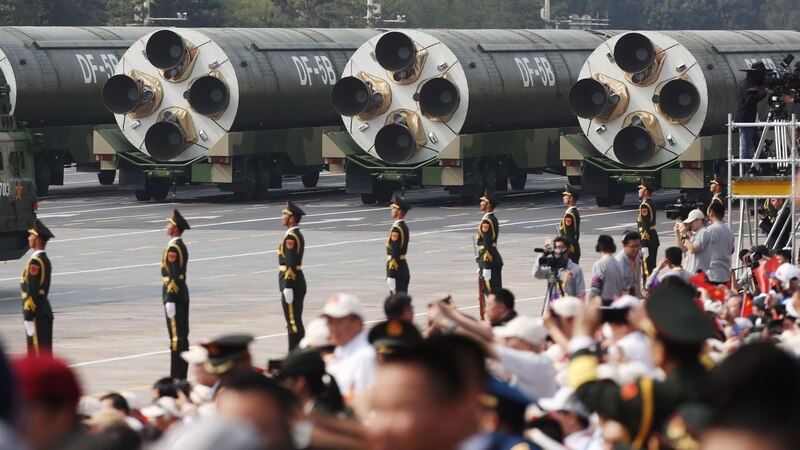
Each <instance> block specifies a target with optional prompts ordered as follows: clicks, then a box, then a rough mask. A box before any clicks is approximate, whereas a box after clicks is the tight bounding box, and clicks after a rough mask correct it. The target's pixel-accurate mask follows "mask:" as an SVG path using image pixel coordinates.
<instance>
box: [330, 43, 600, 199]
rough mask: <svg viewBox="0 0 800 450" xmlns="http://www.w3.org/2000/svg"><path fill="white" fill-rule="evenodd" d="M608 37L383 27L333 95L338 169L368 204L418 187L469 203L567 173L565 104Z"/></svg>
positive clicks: (334, 167)
mask: <svg viewBox="0 0 800 450" xmlns="http://www.w3.org/2000/svg"><path fill="white" fill-rule="evenodd" d="M607 37H608V35H605V34H598V33H597V32H592V31H578V30H402V31H388V32H385V33H383V34H381V35H380V36H376V37H373V38H372V39H370V40H369V41H368V42H367V43H365V44H364V45H362V46H361V48H359V49H358V50H357V51H356V52H355V54H354V55H353V57H352V58H351V60H350V62H349V63H348V64H347V66H346V68H345V71H344V73H343V75H342V78H341V79H340V80H339V81H338V82H337V83H336V86H334V89H333V93H332V96H331V100H332V103H333V105H334V108H336V110H337V112H339V113H340V114H341V115H342V118H343V120H344V124H345V128H346V132H337V133H328V134H326V135H325V137H324V144H323V156H324V158H325V161H326V163H327V164H328V165H329V167H330V169H331V171H332V172H335V171H339V172H345V173H346V183H347V191H348V192H352V193H359V194H361V198H362V201H363V202H364V203H373V202H376V201H378V202H386V201H388V200H389V198H390V197H391V195H392V192H393V191H394V190H396V189H399V188H406V187H411V186H441V187H444V188H445V189H446V190H447V191H448V192H450V193H452V194H455V195H461V196H463V197H464V198H465V199H467V200H469V199H474V198H475V197H476V196H478V195H479V194H480V193H482V192H483V190H484V189H490V190H507V189H508V185H509V182H510V184H511V187H512V188H513V189H523V188H524V187H525V182H526V178H527V174H528V173H535V172H542V171H545V170H548V171H553V172H557V173H562V174H563V168H562V167H561V164H560V159H559V147H558V145H559V137H560V134H561V133H563V132H564V131H566V130H569V131H572V132H575V131H577V128H576V127H577V124H578V122H577V119H576V118H575V115H574V114H573V113H572V112H571V111H570V110H569V108H568V105H567V103H566V101H564V99H565V98H566V94H567V92H568V91H569V88H570V86H572V84H573V82H574V81H575V80H576V79H577V77H578V73H579V71H580V68H581V66H582V65H583V63H584V62H585V61H586V58H587V57H588V56H589V54H590V53H591V52H592V51H593V49H595V48H597V46H598V45H600V44H601V43H602V42H603V41H604V40H605V39H606V38H607Z"/></svg>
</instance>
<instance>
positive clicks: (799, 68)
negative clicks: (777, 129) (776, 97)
mask: <svg viewBox="0 0 800 450" xmlns="http://www.w3.org/2000/svg"><path fill="white" fill-rule="evenodd" d="M790 77H791V79H792V81H793V83H792V84H793V85H794V86H790V87H792V88H793V89H791V91H789V92H788V93H784V94H782V95H781V103H783V104H786V105H788V104H791V103H800V92H799V91H798V90H797V89H796V88H794V87H795V86H796V85H797V84H798V83H800V61H798V62H796V63H794V72H792V75H790Z"/></svg>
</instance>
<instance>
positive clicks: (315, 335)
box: [299, 317, 333, 348]
mask: <svg viewBox="0 0 800 450" xmlns="http://www.w3.org/2000/svg"><path fill="white" fill-rule="evenodd" d="M299 345H300V348H309V347H311V348H319V347H326V346H329V345H333V344H331V331H330V330H329V329H328V321H327V320H325V319H324V318H322V317H318V318H316V319H314V320H312V321H311V322H309V323H308V325H306V335H305V337H304V338H303V339H301V340H300V344H299Z"/></svg>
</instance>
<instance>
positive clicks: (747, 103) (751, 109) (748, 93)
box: [734, 61, 767, 174]
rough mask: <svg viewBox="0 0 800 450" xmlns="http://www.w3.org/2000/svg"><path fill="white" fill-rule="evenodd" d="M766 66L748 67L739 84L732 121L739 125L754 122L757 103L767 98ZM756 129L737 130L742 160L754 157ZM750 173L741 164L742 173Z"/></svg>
mask: <svg viewBox="0 0 800 450" xmlns="http://www.w3.org/2000/svg"><path fill="white" fill-rule="evenodd" d="M766 69H767V68H766V66H764V63H763V62H761V61H758V62H755V63H753V64H752V65H751V66H750V69H747V70H745V72H747V76H746V78H745V79H744V80H743V81H742V82H741V83H740V84H739V106H738V107H737V108H736V116H735V117H734V121H736V122H741V123H751V122H755V121H756V114H757V113H758V103H759V102H760V101H761V100H763V99H764V98H765V97H766V96H767V89H766V88H765V87H764V79H765V77H766V72H767V70H766ZM757 135H758V129H757V128H754V127H741V128H739V157H740V158H742V159H752V158H753V156H754V155H755V150H756V145H758V138H757ZM749 171H750V164H747V163H746V164H743V170H742V173H743V174H744V173H747V172H749Z"/></svg>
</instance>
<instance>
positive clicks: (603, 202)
mask: <svg viewBox="0 0 800 450" xmlns="http://www.w3.org/2000/svg"><path fill="white" fill-rule="evenodd" d="M594 202H595V203H596V204H597V206H600V207H601V208H607V207H609V206H611V201H610V200H609V198H608V196H607V195H598V196H596V197H595V198H594Z"/></svg>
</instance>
